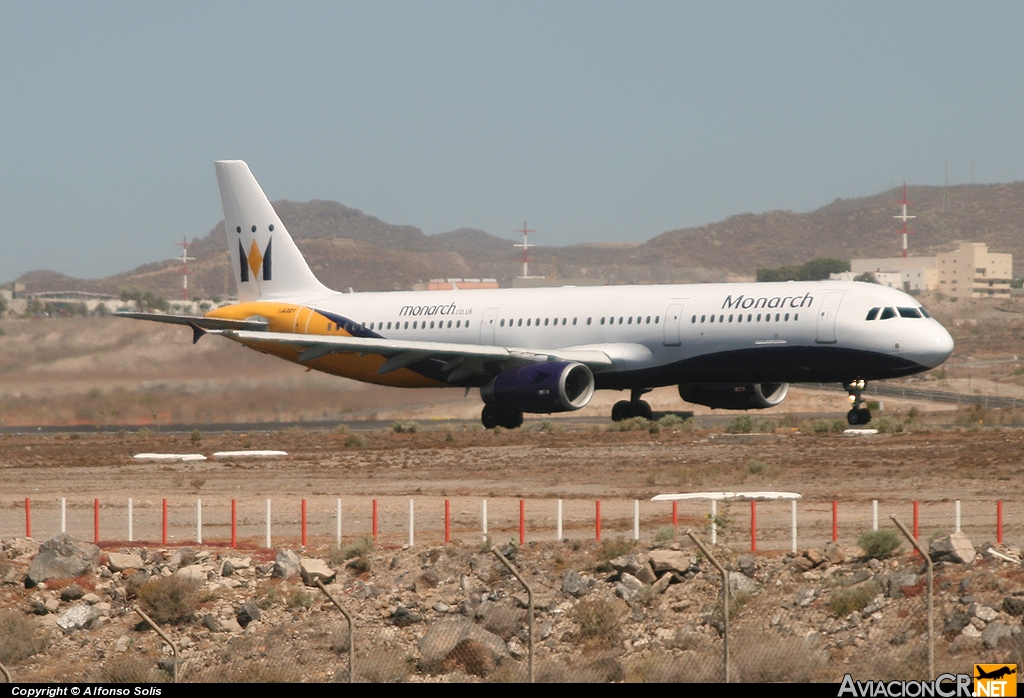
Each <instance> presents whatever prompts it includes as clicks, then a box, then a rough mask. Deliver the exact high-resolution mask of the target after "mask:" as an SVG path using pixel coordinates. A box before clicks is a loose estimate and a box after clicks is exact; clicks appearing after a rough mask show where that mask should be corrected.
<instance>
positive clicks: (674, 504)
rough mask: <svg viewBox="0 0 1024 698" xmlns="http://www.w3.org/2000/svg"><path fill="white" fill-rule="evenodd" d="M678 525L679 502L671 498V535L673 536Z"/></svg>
mask: <svg viewBox="0 0 1024 698" xmlns="http://www.w3.org/2000/svg"><path fill="white" fill-rule="evenodd" d="M678 526H679V502H678V501H677V500H675V499H673V500H672V537H673V538H675V535H676V528H677V527H678Z"/></svg>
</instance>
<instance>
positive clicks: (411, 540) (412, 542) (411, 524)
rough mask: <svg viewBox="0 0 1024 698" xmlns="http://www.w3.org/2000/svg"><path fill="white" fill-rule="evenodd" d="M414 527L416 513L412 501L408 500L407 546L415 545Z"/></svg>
mask: <svg viewBox="0 0 1024 698" xmlns="http://www.w3.org/2000/svg"><path fill="white" fill-rule="evenodd" d="M415 529H416V513H415V511H414V509H413V501H412V500H411V499H410V500H409V547H410V548H411V547H412V546H413V545H415V543H416V541H415V538H414V533H413V532H414V531H415Z"/></svg>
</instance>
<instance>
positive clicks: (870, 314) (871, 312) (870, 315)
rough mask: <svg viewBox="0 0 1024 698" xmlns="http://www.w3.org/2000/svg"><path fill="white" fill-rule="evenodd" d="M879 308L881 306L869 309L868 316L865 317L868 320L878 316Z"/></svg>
mask: <svg viewBox="0 0 1024 698" xmlns="http://www.w3.org/2000/svg"><path fill="white" fill-rule="evenodd" d="M879 310H881V308H872V309H871V310H869V311H868V316H867V318H865V319H866V320H868V321H871V320H874V319H875V318H876V317H878V311H879Z"/></svg>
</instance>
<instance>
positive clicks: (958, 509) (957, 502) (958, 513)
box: [956, 499, 960, 533]
mask: <svg viewBox="0 0 1024 698" xmlns="http://www.w3.org/2000/svg"><path fill="white" fill-rule="evenodd" d="M956 532H957V533H960V500H959V499H958V500H956Z"/></svg>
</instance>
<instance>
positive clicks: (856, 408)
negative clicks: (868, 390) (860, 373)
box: [843, 379, 871, 426]
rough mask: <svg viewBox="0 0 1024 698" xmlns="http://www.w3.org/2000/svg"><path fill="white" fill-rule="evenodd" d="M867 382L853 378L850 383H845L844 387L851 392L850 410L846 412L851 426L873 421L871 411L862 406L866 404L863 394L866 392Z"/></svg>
mask: <svg viewBox="0 0 1024 698" xmlns="http://www.w3.org/2000/svg"><path fill="white" fill-rule="evenodd" d="M865 385H866V383H865V382H864V381H863V380H861V379H857V380H852V381H850V382H849V383H844V384H843V387H844V388H846V392H848V393H849V394H850V406H851V407H850V411H849V412H847V413H846V421H847V422H849V423H850V426H858V425H861V424H867V423H868V422H870V421H871V411H870V410H868V409H867V408H865V407H861V405H863V404H864V398H863V397H862V396H861V394H862V393H863V392H864V387H865Z"/></svg>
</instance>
